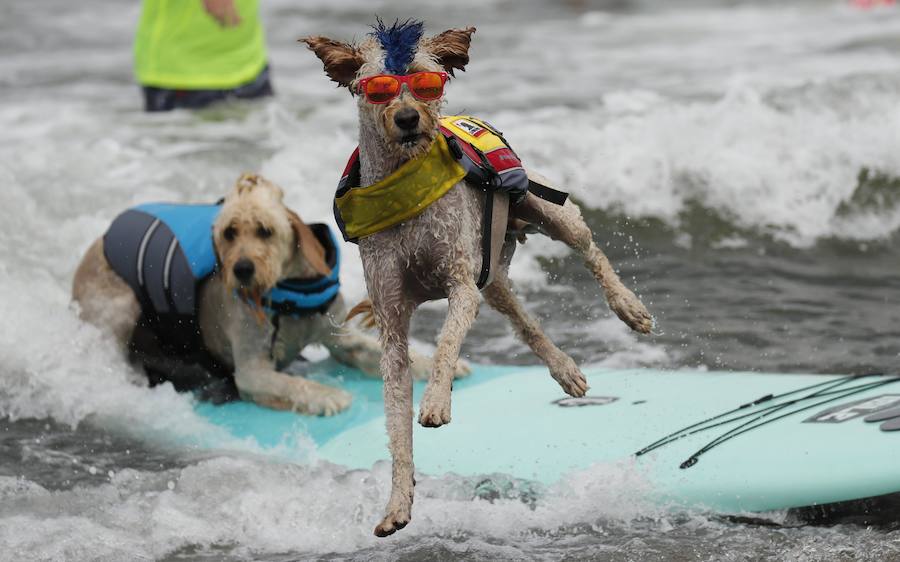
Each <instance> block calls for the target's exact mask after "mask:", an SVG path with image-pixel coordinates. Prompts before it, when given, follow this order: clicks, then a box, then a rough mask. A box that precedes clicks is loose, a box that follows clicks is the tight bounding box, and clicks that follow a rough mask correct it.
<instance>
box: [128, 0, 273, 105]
mask: <svg viewBox="0 0 900 562" xmlns="http://www.w3.org/2000/svg"><path fill="white" fill-rule="evenodd" d="M134 61H135V75H136V77H137V80H138V83H139V84H140V85H141V87H142V88H143V92H144V109H145V110H146V111H169V110H172V109H175V108H191V109H196V108H201V107H206V106H207V105H209V104H211V103H214V102H217V101H220V100H224V99H228V98H257V97H263V96H270V95H272V94H273V91H272V84H271V82H270V78H269V64H268V54H267V52H266V43H265V36H264V33H263V29H262V25H261V23H260V20H259V0H143V3H142V7H141V19H140V23H139V24H138V30H137V35H136V37H135V43H134Z"/></svg>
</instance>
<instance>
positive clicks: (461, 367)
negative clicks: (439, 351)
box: [453, 359, 472, 379]
mask: <svg viewBox="0 0 900 562" xmlns="http://www.w3.org/2000/svg"><path fill="white" fill-rule="evenodd" d="M471 374H472V367H470V366H469V362H468V361H464V360H462V359H458V360H457V361H456V369H455V370H454V371H453V378H454V379H461V378H463V377H468V376H469V375H471Z"/></svg>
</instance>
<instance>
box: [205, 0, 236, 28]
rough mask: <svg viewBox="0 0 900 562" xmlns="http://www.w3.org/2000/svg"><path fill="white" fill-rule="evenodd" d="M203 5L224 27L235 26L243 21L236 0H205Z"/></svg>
mask: <svg viewBox="0 0 900 562" xmlns="http://www.w3.org/2000/svg"><path fill="white" fill-rule="evenodd" d="M203 7H204V8H205V9H206V13H208V14H209V15H210V16H212V17H213V19H215V20H216V21H217V22H219V25H221V26H222V27H235V26H237V25H238V24H240V23H241V16H240V14H238V11H237V8H236V7H235V5H234V0H203Z"/></svg>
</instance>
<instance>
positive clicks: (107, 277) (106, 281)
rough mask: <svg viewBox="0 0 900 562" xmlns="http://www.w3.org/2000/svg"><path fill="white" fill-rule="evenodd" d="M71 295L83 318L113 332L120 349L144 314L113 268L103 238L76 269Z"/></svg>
mask: <svg viewBox="0 0 900 562" xmlns="http://www.w3.org/2000/svg"><path fill="white" fill-rule="evenodd" d="M72 298H73V299H74V300H75V301H76V302H77V303H78V305H79V307H80V310H79V314H80V316H81V319H82V320H84V321H86V322H90V323H91V324H93V325H95V326H98V327H100V328H101V329H103V330H105V331H107V332H109V333H110V334H112V335H113V336H114V337H115V338H116V340H117V341H118V342H119V344H120V347H121V349H125V346H126V345H127V344H128V342H129V341H130V340H131V334H132V333H133V332H134V328H135V326H136V325H137V321H138V318H140V315H141V305H140V303H138V300H137V297H135V296H134V291H132V290H131V287H129V286H128V284H127V283H126V282H125V281H123V280H122V278H121V277H119V276H118V274H116V272H115V271H113V269H112V267H110V265H109V262H108V261H106V257H105V256H104V254H103V239H102V238H100V239H98V240H96V241H95V242H94V243H93V244H92V245H91V247H90V248H89V249H88V251H87V252H86V253H85V256H84V258H83V259H82V260H81V263H80V264H79V265H78V269H76V270H75V277H74V279H73V281H72Z"/></svg>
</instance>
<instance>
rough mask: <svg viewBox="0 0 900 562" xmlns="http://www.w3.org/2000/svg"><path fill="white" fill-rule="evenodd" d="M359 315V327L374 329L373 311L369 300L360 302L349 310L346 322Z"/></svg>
mask: <svg viewBox="0 0 900 562" xmlns="http://www.w3.org/2000/svg"><path fill="white" fill-rule="evenodd" d="M359 315H362V318H360V319H359V323H360V325H361V326H363V327H365V328H370V329H371V328H374V327H375V311H374V310H373V308H372V300H371V299H365V300H363V301H360V302H359V303H357V305H356V306H354V307H353V308H351V309H350V312H348V313H347V318H346V320H347V321H349V320H350V319H351V318H353V317H354V316H359Z"/></svg>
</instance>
